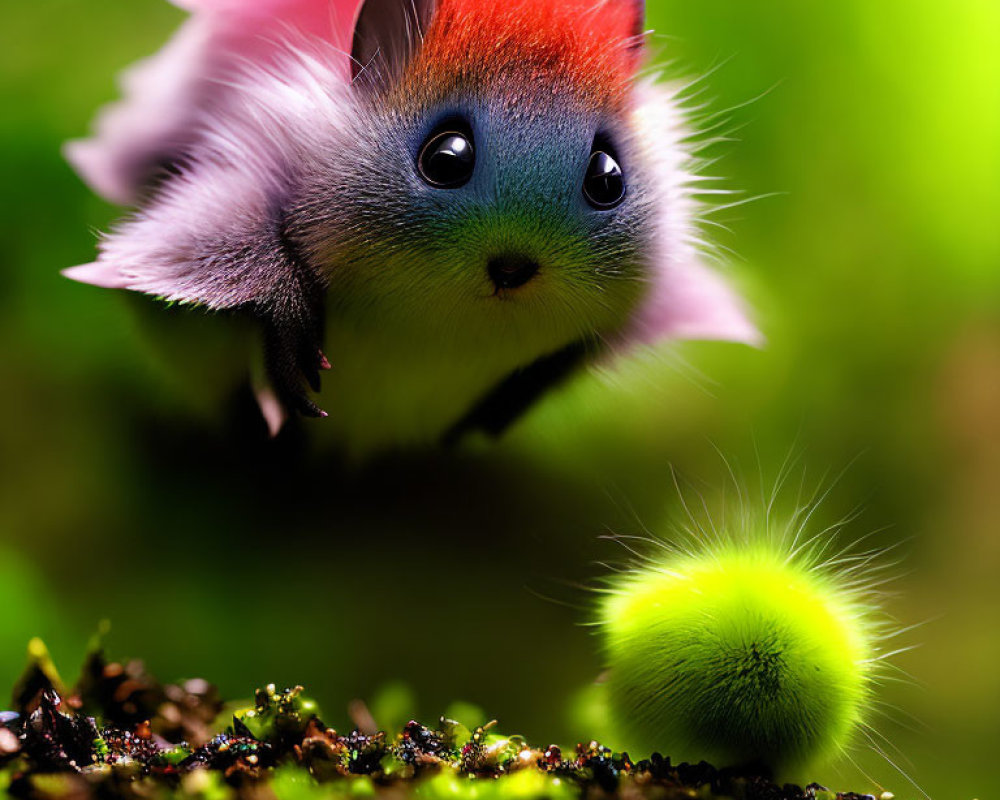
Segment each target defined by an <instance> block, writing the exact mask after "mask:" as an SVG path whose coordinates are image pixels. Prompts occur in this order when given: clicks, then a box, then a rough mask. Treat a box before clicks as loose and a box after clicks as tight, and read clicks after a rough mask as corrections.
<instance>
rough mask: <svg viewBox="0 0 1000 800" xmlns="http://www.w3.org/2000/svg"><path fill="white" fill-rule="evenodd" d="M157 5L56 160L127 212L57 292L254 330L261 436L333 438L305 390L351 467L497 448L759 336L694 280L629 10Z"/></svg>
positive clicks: (573, 2)
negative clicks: (262, 369)
mask: <svg viewBox="0 0 1000 800" xmlns="http://www.w3.org/2000/svg"><path fill="white" fill-rule="evenodd" d="M176 1H177V2H178V4H180V5H183V6H185V7H186V8H189V9H190V10H191V11H192V12H193V15H192V16H191V17H190V18H189V20H188V21H187V22H186V23H185V25H184V26H183V28H182V29H181V30H180V32H179V33H178V34H177V35H176V36H175V37H174V39H173V40H172V41H171V42H169V43H168V45H167V46H166V47H165V48H164V50H163V51H162V52H160V53H159V54H158V55H156V56H155V57H153V58H152V59H150V60H148V61H146V62H143V63H142V64H140V65H138V66H137V67H135V68H133V70H132V71H131V72H130V73H129V74H128V76H127V79H126V81H125V91H126V98H125V100H123V101H122V102H121V103H119V104H118V105H116V106H113V107H112V108H110V109H108V110H106V111H105V112H104V113H103V115H102V116H101V117H100V119H99V121H98V125H97V135H96V136H95V138H93V139H90V140H86V141H80V142H72V143H70V144H69V145H68V149H67V155H68V157H69V159H70V160H71V162H72V163H73V164H75V165H76V167H77V168H78V169H79V171H80V173H81V174H82V175H83V176H84V178H85V179H86V180H88V182H89V183H90V184H91V185H92V186H93V187H94V188H95V189H96V190H97V191H98V192H100V193H101V194H103V195H104V196H105V197H107V198H109V199H111V200H114V201H117V202H119V203H123V204H134V205H137V207H138V208H137V211H136V212H135V213H134V215H133V216H131V217H130V218H129V219H127V220H125V221H124V222H122V223H121V224H119V225H118V226H117V227H116V228H115V229H114V230H113V231H112V232H111V233H110V234H108V235H106V236H105V237H104V238H103V239H102V240H101V242H100V246H99V256H98V259H97V261H96V262H94V263H93V264H87V265H84V266H80V267H74V268H72V269H70V270H67V274H68V275H69V276H70V277H72V278H75V279H77V280H80V281H83V282H87V283H92V284H96V285H99V286H104V287H113V288H122V289H130V290H134V291H138V292H144V293H147V294H151V295H155V296H158V297H160V298H163V299H165V300H168V301H177V302H181V303H187V304H192V305H198V306H202V307H206V308H208V309H233V310H236V311H238V312H240V313H246V314H250V315H253V316H254V317H255V318H257V319H258V320H259V321H260V325H261V327H262V330H263V335H264V343H265V348H264V349H265V361H266V367H267V375H268V378H269V383H270V387H269V388H265V389H264V390H263V391H262V392H261V399H262V408H263V410H264V412H265V416H267V418H268V421H269V424H270V425H271V427H272V429H277V428H278V427H279V426H280V424H281V421H282V419H283V417H284V414H285V412H286V411H288V410H292V411H297V412H299V413H302V414H305V415H308V416H326V413H325V412H323V411H321V410H320V408H319V406H318V405H317V404H316V403H315V402H314V400H313V398H312V396H310V394H309V391H308V387H311V388H312V389H313V390H314V391H317V392H318V391H319V389H320V371H321V370H326V369H329V370H330V371H329V373H328V376H327V380H326V383H327V386H326V391H325V395H327V396H329V398H330V401H329V402H330V404H331V408H332V411H333V416H332V419H331V421H332V422H333V423H334V424H335V425H337V426H339V428H340V433H341V436H342V438H343V439H344V441H345V442H347V443H348V444H349V446H351V447H353V448H355V449H361V450H366V449H372V448H377V447H384V446H387V445H392V444H400V443H407V442H422V441H430V440H434V439H438V438H442V437H444V438H449V437H450V438H454V437H456V436H458V435H460V434H462V433H463V432H465V431H467V430H469V429H471V428H482V429H485V430H487V431H490V432H494V433H497V432H500V431H502V430H503V429H504V428H505V427H506V426H507V425H508V424H509V423H510V422H511V421H513V420H514V419H515V418H516V417H517V416H518V415H519V414H520V413H521V412H523V411H524V410H525V409H527V408H528V407H529V406H530V405H531V404H532V402H533V401H534V400H535V399H536V398H537V397H538V396H539V395H540V394H542V393H543V392H544V391H545V390H546V389H547V388H548V387H549V386H551V385H552V384H553V383H554V382H556V381H557V380H559V379H560V378H561V377H563V376H564V375H566V374H568V373H569V372H570V371H571V370H572V369H573V368H574V367H575V366H576V365H578V364H579V363H581V362H582V361H585V360H586V359H588V358H592V357H594V356H595V354H597V353H600V352H601V351H602V350H605V349H608V348H609V346H610V347H611V348H620V347H621V346H622V345H626V344H631V343H637V342H652V341H656V340H659V339H662V338H665V337H685V338H720V339H732V340H737V341H743V342H755V341H756V339H757V332H756V330H755V328H754V327H753V326H752V324H751V323H750V322H748V320H747V318H746V316H745V314H744V312H743V309H742V307H741V304H740V302H739V300H738V299H737V298H736V297H735V296H734V294H733V293H732V292H731V290H730V289H729V288H728V287H727V286H726V284H725V283H724V282H723V280H722V279H721V278H720V277H719V276H717V275H716V274H715V273H713V272H712V271H710V270H709V269H707V268H706V267H705V266H703V265H702V264H701V263H700V261H699V259H698V254H697V247H696V245H697V234H696V230H695V223H694V215H695V211H696V202H695V199H694V197H693V194H694V188H693V186H694V181H695V178H694V176H693V175H692V174H690V165H691V159H690V157H689V154H688V152H687V150H686V147H685V140H686V137H687V131H686V129H685V127H684V124H683V119H682V116H681V113H680V112H679V110H678V107H677V101H676V98H675V96H674V93H673V90H671V89H670V88H665V87H662V86H657V85H654V84H653V83H652V82H650V81H647V80H645V79H642V78H640V77H639V76H638V72H637V70H638V68H639V65H640V63H641V61H642V58H643V47H644V36H643V7H642V3H641V2H640V1H639V0H507V2H504V3H494V2H492V0H437V2H434V1H433V0H366V1H365V2H362V0H255V1H254V2H246V0H184V2H181V0H176ZM326 352H329V353H330V354H331V358H330V359H329V360H328V359H327V357H326V355H325V353H326ZM331 362H332V363H331Z"/></svg>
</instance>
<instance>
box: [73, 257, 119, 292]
mask: <svg viewBox="0 0 1000 800" xmlns="http://www.w3.org/2000/svg"><path fill="white" fill-rule="evenodd" d="M62 274H63V275H65V276H66V277H67V278H70V279H72V280H74V281H79V282H80V283H89V284H90V285H91V286H100V287H101V288H102V289H127V288H128V279H127V278H126V277H125V276H124V275H122V274H121V272H120V271H119V270H118V267H117V265H115V264H107V263H104V262H101V261H95V262H93V263H92V264H81V265H80V266H78V267H69V268H67V269H64V270H63V271H62Z"/></svg>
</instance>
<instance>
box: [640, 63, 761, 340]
mask: <svg viewBox="0 0 1000 800" xmlns="http://www.w3.org/2000/svg"><path fill="white" fill-rule="evenodd" d="M636 99H637V105H636V109H635V111H634V114H635V124H636V127H637V129H638V132H639V137H638V140H639V141H640V142H643V143H645V147H646V149H647V153H646V155H647V169H648V170H649V177H650V180H651V182H652V184H653V185H652V194H653V197H654V203H655V207H656V212H655V213H656V214H657V219H656V222H655V226H656V238H655V240H654V242H653V247H652V264H651V270H652V274H651V275H650V278H649V281H650V287H649V291H648V294H647V296H646V299H645V301H644V304H643V306H642V307H641V308H640V309H639V312H638V313H637V315H636V317H635V319H634V321H633V324H632V325H631V326H630V328H629V329H628V330H627V331H626V339H627V340H628V341H633V342H644V343H650V342H655V341H657V340H659V339H667V338H674V339H726V340H730V341H735V342H743V343H745V344H752V345H759V344H761V343H762V341H763V337H762V336H761V334H760V331H758V330H757V327H756V326H755V325H754V324H753V323H752V322H751V321H750V318H749V317H748V315H747V312H746V307H745V305H744V303H743V301H742V299H741V298H740V297H739V295H738V294H737V293H736V292H735V291H734V290H733V288H732V287H731V286H729V284H728V283H727V282H726V281H725V279H724V278H723V277H722V276H721V275H720V274H718V273H717V272H715V271H714V270H712V269H710V268H709V267H707V266H706V265H705V264H704V263H702V259H701V254H700V253H699V250H698V245H699V234H698V230H697V220H696V215H697V212H698V203H697V201H696V199H695V196H694V195H695V194H696V189H695V188H694V184H695V183H696V182H697V178H696V176H694V175H693V174H692V173H691V163H690V162H691V157H690V154H689V152H688V149H687V146H686V140H687V137H688V135H689V134H688V131H687V129H686V127H685V124H684V118H683V114H682V112H681V111H680V109H679V107H678V102H677V98H676V97H675V95H674V94H673V92H672V91H671V89H670V88H669V87H664V86H658V85H655V84H653V83H652V82H645V83H642V84H640V85H639V86H638V87H637V89H636Z"/></svg>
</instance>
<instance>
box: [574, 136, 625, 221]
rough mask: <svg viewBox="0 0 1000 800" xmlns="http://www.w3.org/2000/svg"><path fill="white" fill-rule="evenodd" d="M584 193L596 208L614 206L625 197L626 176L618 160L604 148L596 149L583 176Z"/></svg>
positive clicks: (603, 208)
mask: <svg viewBox="0 0 1000 800" xmlns="http://www.w3.org/2000/svg"><path fill="white" fill-rule="evenodd" d="M583 194H584V197H586V198H587V202H588V203H590V204H591V205H592V206H593V207H594V208H598V209H601V210H607V209H609V208H614V207H615V206H616V205H618V204H619V203H620V202H621V201H622V200H623V199H624V198H625V178H624V177H623V176H622V168H621V167H620V166H619V165H618V162H617V161H615V160H614V158H612V157H611V156H610V155H608V154H607V153H605V152H604V151H603V150H595V151H594V152H593V153H592V154H591V156H590V163H589V164H588V165H587V174H586V175H585V176H584V178H583Z"/></svg>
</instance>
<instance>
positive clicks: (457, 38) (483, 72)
mask: <svg viewBox="0 0 1000 800" xmlns="http://www.w3.org/2000/svg"><path fill="white" fill-rule="evenodd" d="M642 24H643V15H642V3H641V0H505V2H496V0H440V2H439V3H438V5H437V8H436V11H435V14H434V18H433V21H432V22H431V24H430V26H429V28H428V30H427V31H426V36H425V38H424V43H423V48H422V49H421V52H420V55H419V57H418V60H417V63H416V64H415V65H414V70H413V74H414V76H415V77H416V79H417V80H420V79H421V78H424V79H429V80H430V81H431V82H432V83H438V84H440V83H442V82H444V83H447V84H452V83H453V84H455V85H459V86H463V87H469V86H473V87H480V88H485V87H489V86H492V87H496V86H504V85H508V86H513V85H515V84H517V85H520V86H521V88H524V87H525V85H527V86H529V87H530V86H534V87H539V88H540V87H542V86H547V87H550V89H551V88H552V87H553V86H554V85H559V88H560V90H562V91H564V90H566V89H569V90H571V91H572V92H573V93H574V94H576V95H578V96H579V97H580V98H581V99H584V100H587V101H590V102H594V103H600V102H609V101H610V102H612V103H614V104H620V103H621V102H622V101H623V100H624V97H625V89H626V87H627V85H628V83H629V81H630V80H631V79H632V77H633V76H634V74H635V70H636V68H637V66H638V63H639V59H640V53H641V44H642ZM525 82H527V84H525Z"/></svg>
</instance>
